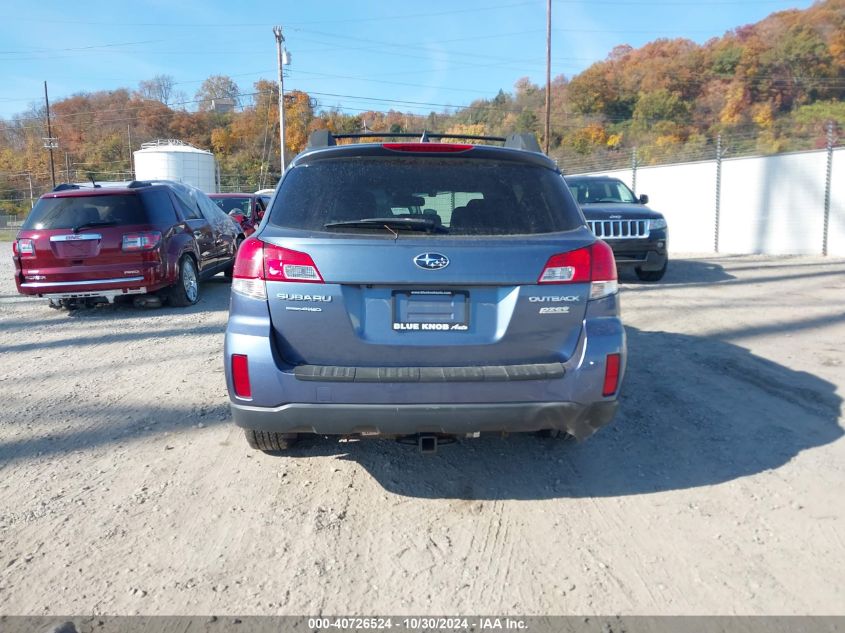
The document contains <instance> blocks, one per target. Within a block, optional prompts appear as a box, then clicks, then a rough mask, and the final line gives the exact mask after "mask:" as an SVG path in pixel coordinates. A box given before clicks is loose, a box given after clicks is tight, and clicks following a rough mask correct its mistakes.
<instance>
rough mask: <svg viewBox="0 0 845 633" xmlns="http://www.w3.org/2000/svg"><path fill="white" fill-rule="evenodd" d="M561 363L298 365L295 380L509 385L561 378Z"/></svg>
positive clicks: (563, 372) (295, 370) (295, 369)
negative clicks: (461, 365)
mask: <svg viewBox="0 0 845 633" xmlns="http://www.w3.org/2000/svg"><path fill="white" fill-rule="evenodd" d="M565 373H566V370H565V369H564V368H563V365H562V364H561V363H540V364H533V365H489V366H482V367H338V366H334V365H299V366H297V367H295V368H294V370H293V374H294V376H296V378H297V379H298V380H307V381H315V382H509V381H514V380H552V379H555V378H563V375H564V374H565Z"/></svg>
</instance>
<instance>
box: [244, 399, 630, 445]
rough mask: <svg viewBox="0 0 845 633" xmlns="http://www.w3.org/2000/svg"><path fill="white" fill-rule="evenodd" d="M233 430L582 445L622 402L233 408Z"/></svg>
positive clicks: (607, 421)
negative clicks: (479, 436) (535, 439)
mask: <svg viewBox="0 0 845 633" xmlns="http://www.w3.org/2000/svg"><path fill="white" fill-rule="evenodd" d="M231 407H232V416H233V418H234V420H235V424H237V425H238V426H240V427H243V428H246V429H253V430H256V431H270V432H276V433H317V434H320V435H357V434H364V435H388V436H394V435H413V434H416V433H446V434H450V435H466V434H469V433H479V432H481V433H485V432H514V433H517V432H526V431H539V430H541V429H559V430H561V431H566V432H567V433H569V434H571V435H574V436H575V437H577V438H578V439H584V438H587V437H589V436H590V435H592V434H593V433H595V432H596V431H597V430H598V429H599V428H601V427H603V426H604V425H606V424H608V423H609V422H610V421H611V420H612V419H613V416H614V415H615V414H616V409H617V407H618V402H617V401H616V400H608V401H603V402H596V403H593V404H589V405H585V404H579V403H575V402H512V403H493V404H491V403H475V404H402V405H377V404H320V403H314V404H303V403H297V404H286V405H282V406H280V407H274V408H265V407H253V406H248V405H242V404H236V403H231Z"/></svg>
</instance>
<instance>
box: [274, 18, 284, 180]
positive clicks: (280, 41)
mask: <svg viewBox="0 0 845 633" xmlns="http://www.w3.org/2000/svg"><path fill="white" fill-rule="evenodd" d="M273 35H275V36H276V52H277V53H278V56H279V154H280V155H281V157H282V161H281V162H282V173H283V174H284V173H285V77H284V59H282V48H283V46H284V41H285V38H284V36H283V35H282V27H281V26H274V27H273Z"/></svg>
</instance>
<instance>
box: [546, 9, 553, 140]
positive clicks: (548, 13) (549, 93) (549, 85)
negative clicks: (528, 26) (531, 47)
mask: <svg viewBox="0 0 845 633" xmlns="http://www.w3.org/2000/svg"><path fill="white" fill-rule="evenodd" d="M551 108H552V0H546V143H545V145H546V154H547V155H548V153H549V137H550V135H551Z"/></svg>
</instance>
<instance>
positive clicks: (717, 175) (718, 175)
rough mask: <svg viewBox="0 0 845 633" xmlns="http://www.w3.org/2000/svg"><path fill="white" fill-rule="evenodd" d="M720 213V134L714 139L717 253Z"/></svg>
mask: <svg viewBox="0 0 845 633" xmlns="http://www.w3.org/2000/svg"><path fill="white" fill-rule="evenodd" d="M721 212H722V134H721V133H720V134H719V136H717V137H716V221H715V224H714V228H713V250H714V251H715V252H716V253H718V252H719V219H720V218H719V215H720V214H721Z"/></svg>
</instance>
